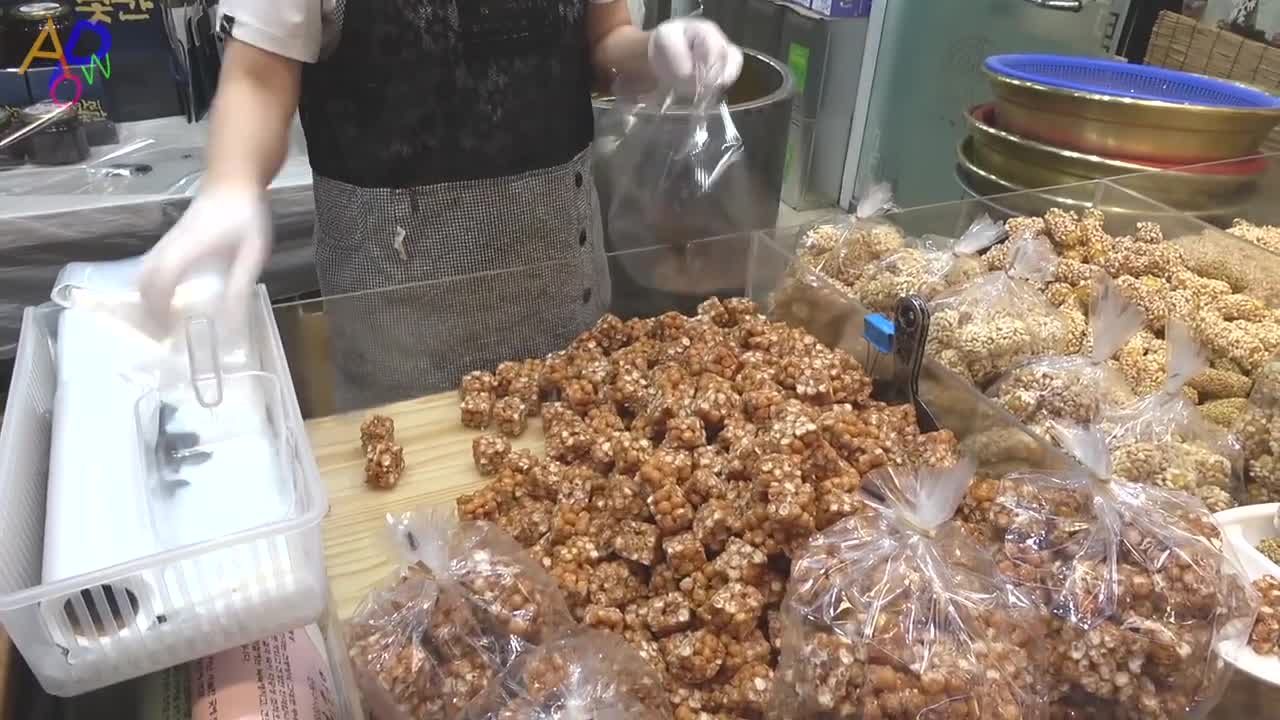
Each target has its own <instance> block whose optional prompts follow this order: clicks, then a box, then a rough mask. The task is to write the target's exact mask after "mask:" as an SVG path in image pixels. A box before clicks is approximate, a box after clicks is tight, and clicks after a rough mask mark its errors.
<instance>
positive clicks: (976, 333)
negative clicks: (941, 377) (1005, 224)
mask: <svg viewBox="0 0 1280 720" xmlns="http://www.w3.org/2000/svg"><path fill="white" fill-rule="evenodd" d="M1010 242H1011V243H1014V246H1013V251H1012V252H1013V253H1014V255H1013V266H1012V268H1011V269H1010V270H1008V271H1006V272H992V273H987V274H985V275H982V276H981V277H979V278H978V279H977V280H975V281H973V282H972V283H970V284H968V285H966V286H964V287H962V288H958V289H955V290H951V291H948V292H946V293H943V294H942V295H939V296H938V297H937V298H935V299H934V300H933V302H931V303H930V304H929V307H930V309H931V310H932V314H933V319H932V322H931V324H930V327H929V337H928V341H927V343H928V345H927V348H926V349H927V352H928V354H929V356H930V357H932V358H934V359H935V360H937V361H938V362H939V363H941V364H942V365H944V366H946V367H947V368H950V369H951V370H953V371H955V372H957V373H959V374H960V375H962V376H964V377H965V378H967V379H968V380H970V381H971V382H973V383H974V384H976V385H978V386H980V387H985V386H986V385H987V384H988V383H990V382H992V381H993V380H995V379H997V378H998V377H999V376H1000V375H1002V374H1003V373H1005V372H1007V371H1009V370H1010V369H1012V368H1014V367H1016V366H1017V365H1019V364H1020V363H1023V362H1025V361H1027V360H1030V359H1031V358H1036V357H1040V356H1043V355H1057V354H1061V353H1062V351H1063V347H1064V346H1065V343H1066V340H1067V334H1068V333H1067V322H1066V319H1065V318H1064V317H1063V315H1062V311H1061V310H1059V309H1058V308H1056V307H1054V306H1053V304H1052V303H1050V302H1049V301H1048V300H1046V299H1045V298H1044V296H1043V295H1042V294H1041V293H1040V292H1039V291H1038V290H1037V289H1036V286H1037V285H1043V284H1044V282H1046V281H1047V280H1048V279H1049V278H1051V277H1052V276H1053V272H1054V267H1056V263H1057V259H1058V258H1057V256H1056V255H1054V253H1053V247H1052V246H1051V245H1050V244H1049V241H1048V240H1047V239H1045V238H1044V237H1041V236H1022V237H1019V238H1015V239H1013V240H1010Z"/></svg>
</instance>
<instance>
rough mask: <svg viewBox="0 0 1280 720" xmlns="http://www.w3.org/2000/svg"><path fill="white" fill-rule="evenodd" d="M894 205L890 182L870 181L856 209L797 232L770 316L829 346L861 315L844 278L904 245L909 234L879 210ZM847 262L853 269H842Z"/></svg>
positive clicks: (887, 210)
mask: <svg viewBox="0 0 1280 720" xmlns="http://www.w3.org/2000/svg"><path fill="white" fill-rule="evenodd" d="M893 209H894V206H893V193H892V191H891V190H890V187H889V185H888V184H887V183H877V184H873V185H871V186H870V188H869V189H868V190H867V192H866V194H865V195H863V196H862V197H861V198H859V200H858V205H857V208H856V210H855V212H854V214H853V215H847V216H843V217H840V218H827V219H824V220H820V221H818V222H816V223H813V224H811V225H809V226H807V227H806V228H804V229H803V230H801V231H800V232H799V233H798V236H797V238H796V241H795V243H796V244H795V261H794V262H793V263H792V264H791V267H790V268H789V269H788V270H787V274H786V277H785V278H784V279H783V280H782V282H781V284H780V287H779V288H778V290H777V291H776V292H775V293H774V294H773V297H772V298H770V313H771V316H773V317H776V318H778V319H779V320H783V321H786V322H789V323H791V324H793V325H797V326H799V327H803V328H805V329H806V330H808V331H809V332H810V333H811V334H813V335H814V337H816V338H818V339H819V340H821V341H822V342H823V343H824V344H826V345H828V346H830V347H840V345H841V340H842V338H843V337H844V335H845V333H846V332H848V331H849V328H850V327H852V326H853V322H854V320H855V319H856V318H855V317H854V313H855V309H854V308H853V307H852V306H851V304H850V303H849V298H850V297H852V296H853V291H852V289H851V288H850V287H849V285H848V284H846V283H845V282H844V281H842V279H841V278H842V277H849V278H852V277H854V276H855V274H856V273H860V272H861V270H862V268H863V267H865V266H866V265H867V264H869V263H873V262H876V261H878V260H880V259H881V258H883V257H885V256H887V255H890V254H892V253H895V252H898V251H900V250H902V248H903V246H904V243H905V242H906V236H905V235H903V233H902V230H901V229H899V228H898V227H897V226H896V225H894V224H893V223H890V222H886V221H884V220H883V219H880V216H881V215H883V214H884V213H886V212H890V211H891V210H893ZM842 268H847V269H848V272H847V273H845V272H844V271H842Z"/></svg>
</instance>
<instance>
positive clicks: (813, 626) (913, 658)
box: [769, 461, 1049, 720]
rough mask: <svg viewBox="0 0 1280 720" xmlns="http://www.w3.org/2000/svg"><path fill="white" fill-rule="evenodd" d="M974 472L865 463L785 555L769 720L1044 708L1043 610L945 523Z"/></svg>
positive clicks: (1022, 712) (1011, 714)
mask: <svg viewBox="0 0 1280 720" xmlns="http://www.w3.org/2000/svg"><path fill="white" fill-rule="evenodd" d="M972 476H973V464H972V463H971V462H968V461H966V462H961V463H958V464H957V465H954V466H952V467H950V468H946V469H928V468H920V469H910V468H901V467H898V468H882V469H880V470H876V471H875V472H873V473H872V474H870V475H868V476H867V477H866V478H864V480H863V489H864V491H866V492H867V493H868V494H869V495H871V496H873V497H871V498H869V499H868V502H867V509H866V511H864V512H863V513H860V514H858V515H854V516H851V517H848V518H846V519H844V520H842V521H841V522H839V523H837V524H836V525H833V526H832V527H830V528H828V529H827V530H825V531H823V532H822V533H821V534H819V535H817V536H815V538H814V539H813V540H812V542H811V543H810V545H809V547H808V548H807V549H806V550H805V551H804V552H803V553H802V554H801V555H799V556H798V557H797V558H796V559H795V560H794V561H793V563H792V568H791V579H790V581H789V583H788V586H787V595H786V599H785V600H784V603H783V607H782V646H781V658H780V660H779V665H778V674H777V679H776V680H775V683H774V692H773V698H772V700H771V703H770V712H769V717H770V718H777V719H778V720H783V719H786V720H806V719H808V718H814V719H818V718H821V719H823V720H825V719H826V718H848V719H850V720H853V719H858V720H863V719H865V720H871V719H872V718H926V717H928V718H1007V719H1010V720H1013V719H1025V718H1039V717H1044V714H1043V706H1044V704H1045V698H1046V697H1047V693H1048V689H1049V688H1048V686H1047V684H1046V683H1045V674H1044V661H1045V658H1044V657H1043V653H1042V652H1041V650H1042V648H1043V637H1044V633H1045V631H1046V623H1045V617H1044V615H1043V613H1042V612H1041V611H1040V609H1039V608H1037V607H1035V606H1034V604H1032V603H1031V602H1029V601H1028V600H1027V598H1025V597H1024V596H1023V595H1021V594H1020V593H1019V592H1017V591H1016V590H1015V589H1013V588H1012V586H1010V585H1009V584H1008V583H1007V582H1006V581H1005V580H1004V579H1002V578H1001V577H1000V575H999V574H998V573H997V571H996V567H995V563H994V561H993V559H992V557H991V555H990V553H989V552H988V551H987V550H986V549H984V548H982V547H981V546H979V545H978V544H976V543H975V542H973V541H972V540H971V539H970V538H969V537H968V536H967V535H966V534H965V533H964V531H963V530H962V528H961V525H960V523H957V522H953V521H952V515H953V514H954V513H955V511H956V508H957V506H958V505H959V503H960V501H961V499H962V498H963V497H964V493H965V488H966V487H967V486H968V484H969V481H970V479H971V478H972Z"/></svg>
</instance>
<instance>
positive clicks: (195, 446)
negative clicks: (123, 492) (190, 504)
mask: <svg viewBox="0 0 1280 720" xmlns="http://www.w3.org/2000/svg"><path fill="white" fill-rule="evenodd" d="M177 414H178V409H177V408H176V407H174V406H173V405H170V404H169V403H166V402H162V403H160V423H159V425H160V427H159V433H158V434H157V436H156V457H157V458H158V459H159V461H160V467H162V468H163V469H164V470H165V471H166V473H167V474H169V475H174V476H175V477H171V478H169V479H166V480H165V481H164V485H165V488H166V489H167V490H169V492H174V491H176V490H178V489H179V488H183V487H186V486H187V485H189V484H190V483H189V482H187V481H186V480H183V479H181V478H179V477H176V475H177V473H178V471H179V470H180V469H181V468H182V467H183V466H188V465H201V464H203V463H205V462H208V461H209V458H211V457H213V455H212V454H211V453H209V452H208V451H207V450H201V449H199V448H200V436H199V435H197V434H196V433H193V432H169V429H168V428H169V424H170V423H171V422H173V418H174V416H176V415H177Z"/></svg>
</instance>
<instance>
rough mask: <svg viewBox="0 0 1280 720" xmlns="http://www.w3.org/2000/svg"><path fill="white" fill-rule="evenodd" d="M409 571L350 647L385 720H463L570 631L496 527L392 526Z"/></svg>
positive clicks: (351, 635)
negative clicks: (512, 671) (514, 670)
mask: <svg viewBox="0 0 1280 720" xmlns="http://www.w3.org/2000/svg"><path fill="white" fill-rule="evenodd" d="M389 525H390V530H391V533H392V535H393V538H394V541H395V544H396V546H397V547H399V548H400V549H401V553H402V557H403V559H404V567H403V568H402V569H401V570H400V571H399V572H398V573H397V574H396V576H395V577H394V578H393V580H392V581H391V582H390V583H388V584H387V585H386V586H384V587H380V588H376V589H374V590H373V591H372V592H370V593H369V595H368V597H366V598H365V599H364V601H363V602H362V603H361V604H360V606H359V607H358V608H357V609H356V611H355V613H354V615H353V617H352V620H351V623H350V625H349V626H348V646H349V648H350V650H349V652H350V656H351V660H352V665H353V667H354V669H355V674H356V680H357V682H358V684H359V685H360V690H361V692H362V693H363V694H364V697H365V699H366V702H367V703H368V704H369V705H370V706H371V707H370V709H371V710H373V711H374V713H375V715H376V716H377V717H378V718H379V720H419V719H420V718H440V719H441V720H449V719H451V718H459V717H462V712H463V709H464V708H465V707H466V705H467V703H468V702H470V701H471V699H472V698H474V697H475V696H477V695H479V694H480V693H481V692H483V691H484V690H485V689H486V688H488V687H489V685H490V684H491V683H493V682H494V680H495V679H496V678H497V675H498V673H499V672H501V671H502V669H503V668H504V667H506V666H507V665H508V664H510V663H511V662H513V661H514V660H515V659H517V658H519V657H520V656H521V655H522V654H524V653H525V652H527V651H528V650H529V649H530V648H533V647H536V646H538V645H540V644H542V643H545V642H548V641H550V640H552V639H554V638H556V637H559V636H561V635H563V634H564V633H565V632H567V631H568V630H569V629H570V628H571V627H572V623H573V619H572V618H571V617H570V615H569V611H568V608H567V607H566V606H565V603H564V599H563V597H562V596H561V595H560V591H559V590H558V589H557V587H556V583H555V581H553V580H552V579H551V578H550V577H548V576H547V575H546V573H545V572H544V571H543V570H542V569H541V568H539V567H537V565H536V564H534V563H533V562H532V560H531V559H530V558H529V557H528V554H527V553H525V552H523V551H522V550H521V548H520V547H519V546H518V545H517V544H516V543H515V542H514V541H513V540H512V539H511V538H510V537H508V536H507V535H506V534H504V533H503V532H502V531H501V530H499V529H498V528H497V527H496V526H494V525H491V524H489V523H486V522H463V523H460V524H457V525H454V526H453V527H451V528H450V527H447V526H446V524H445V523H443V522H440V521H439V518H434V517H433V514H432V513H429V512H417V513H406V514H404V515H402V516H400V517H399V518H396V519H393V520H390V521H389Z"/></svg>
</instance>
